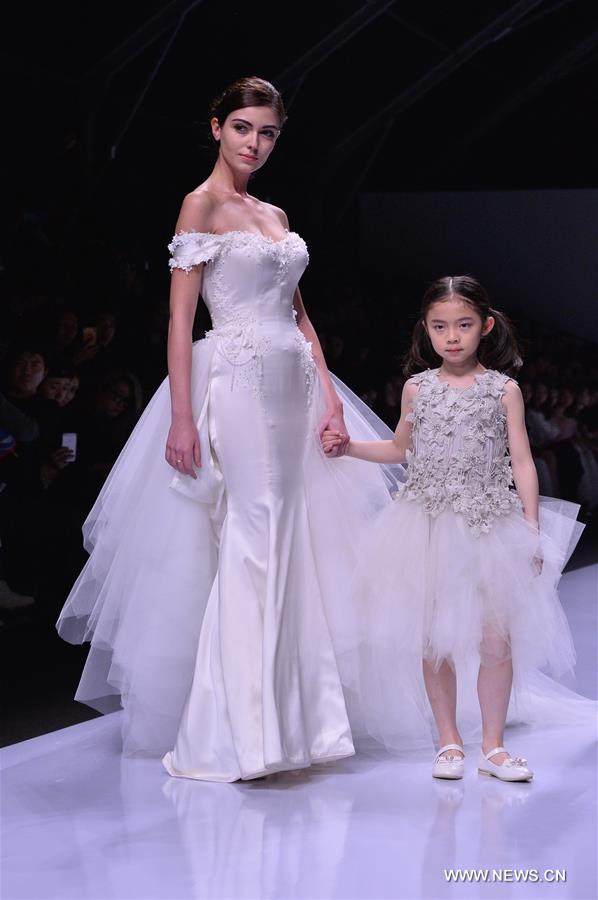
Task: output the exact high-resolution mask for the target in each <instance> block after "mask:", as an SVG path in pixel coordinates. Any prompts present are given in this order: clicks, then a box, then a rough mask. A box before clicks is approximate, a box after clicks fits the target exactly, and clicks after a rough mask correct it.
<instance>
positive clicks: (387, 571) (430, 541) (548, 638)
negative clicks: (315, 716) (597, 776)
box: [351, 492, 596, 749]
mask: <svg viewBox="0 0 598 900" xmlns="http://www.w3.org/2000/svg"><path fill="white" fill-rule="evenodd" d="M578 510H579V507H578V506H577V505H576V504H573V503H569V502H567V501H560V500H553V499H549V498H541V503H540V534H538V533H537V531H536V529H534V528H533V527H532V526H531V525H530V524H529V523H528V522H527V521H526V520H525V518H524V516H523V515H522V513H520V512H518V511H514V512H510V513H509V514H507V515H504V516H501V517H497V518H496V519H495V521H494V523H493V525H492V527H491V529H490V531H489V532H488V533H485V534H481V535H479V536H477V537H476V536H474V535H473V534H472V532H471V530H470V529H469V527H468V525H467V524H466V521H465V519H464V518H463V517H462V516H461V515H459V514H458V513H455V512H453V510H452V509H450V508H447V509H444V510H443V511H442V512H441V513H440V514H439V515H437V516H431V515H429V514H428V513H427V512H426V511H425V510H424V508H423V506H422V505H421V504H420V503H419V502H418V501H417V500H412V499H407V498H406V497H405V496H402V495H401V493H400V492H399V493H398V494H397V495H396V497H395V500H394V502H392V503H391V504H389V505H388V506H387V507H386V508H385V509H384V510H382V512H381V513H380V514H379V516H378V517H377V521H376V524H375V526H374V527H373V528H372V529H371V530H370V531H369V533H368V536H367V538H366V540H365V541H364V542H363V544H362V546H361V552H360V562H359V564H358V567H357V570H356V573H355V575H354V578H353V584H352V591H351V593H352V598H353V602H354V603H355V607H356V611H357V612H356V615H357V617H358V620H359V626H358V627H359V628H360V630H361V632H362V633H363V634H364V635H367V639H366V640H365V641H364V642H363V644H362V647H361V650H360V661H359V664H358V665H357V666H356V670H358V671H359V678H358V682H357V683H356V685H355V691H356V693H358V694H359V696H360V698H361V700H362V703H363V708H364V709H365V721H364V731H365V732H366V733H368V734H369V735H371V736H373V737H375V738H376V739H378V740H380V741H382V742H383V743H384V744H386V746H388V747H391V748H393V747H394V748H396V749H400V748H402V747H407V746H419V745H421V744H425V743H427V741H428V740H429V736H430V734H433V732H434V726H433V722H432V718H431V714H430V709H429V704H428V703H427V700H426V696H425V690H424V682H423V673H422V661H423V660H426V661H427V663H428V664H429V665H431V666H432V667H433V668H438V667H439V666H440V665H442V664H443V662H444V661H446V662H447V663H448V664H449V665H450V666H451V667H453V669H454V670H455V671H456V673H457V683H458V708H459V720H460V721H459V725H460V728H461V731H462V734H463V737H464V739H465V740H476V739H478V738H479V735H480V713H479V705H478V702H477V696H476V679H477V674H478V671H479V667H480V666H497V665H500V664H501V663H504V662H505V661H506V660H511V662H512V666H513V690H512V696H511V703H510V709H509V717H508V718H509V721H510V722H511V723H516V722H528V723H536V724H559V723H561V724H574V723H580V724H583V723H587V722H589V721H592V719H593V716H595V713H596V704H595V703H594V702H592V701H590V700H587V699H586V698H583V697H579V696H578V695H577V694H575V693H573V692H572V691H571V690H569V689H568V688H567V683H568V682H570V681H571V676H572V672H573V667H574V663H575V650H574V646H573V641H572V637H571V632H570V630H569V626H568V623H567V619H566V616H565V614H564V612H563V609H562V607H561V604H560V601H559V597H558V594H557V585H558V582H559V579H560V577H561V573H562V570H563V567H564V566H565V564H566V562H567V560H568V559H569V556H570V554H571V552H572V550H573V549H574V547H575V545H576V543H577V541H578V539H579V536H580V534H581V532H582V530H583V525H581V524H580V523H578V522H577V520H576V519H577V512H578ZM391 672H393V673H394V675H393V677H392V678H391V677H390V673H391ZM426 722H427V727H426V724H425V723H426Z"/></svg>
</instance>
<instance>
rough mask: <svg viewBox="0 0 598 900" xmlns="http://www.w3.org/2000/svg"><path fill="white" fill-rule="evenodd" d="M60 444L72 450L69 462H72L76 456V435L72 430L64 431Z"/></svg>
mask: <svg viewBox="0 0 598 900" xmlns="http://www.w3.org/2000/svg"><path fill="white" fill-rule="evenodd" d="M62 446H63V447H68V449H69V450H72V451H73V455H72V457H71V462H74V461H75V459H76V458H77V435H76V434H75V432H74V431H65V433H64V434H63V435H62Z"/></svg>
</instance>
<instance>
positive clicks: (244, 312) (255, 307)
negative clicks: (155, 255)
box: [168, 231, 315, 393]
mask: <svg viewBox="0 0 598 900" xmlns="http://www.w3.org/2000/svg"><path fill="white" fill-rule="evenodd" d="M168 249H169V250H170V253H171V258H170V262H169V265H170V268H171V271H172V270H174V269H183V270H184V271H186V272H189V271H190V270H191V269H192V267H193V266H196V265H199V264H200V263H205V267H204V271H203V280H202V297H203V299H204V301H205V303H206V306H207V307H208V311H209V313H210V317H211V319H212V325H213V328H212V331H209V332H208V333H207V335H206V338H208V339H209V340H215V341H216V342H217V345H218V349H219V352H220V353H221V354H222V355H223V356H224V357H225V358H226V359H227V360H228V361H229V362H230V364H231V366H233V367H234V369H236V370H238V371H239V378H238V379H237V380H236V382H234V383H239V382H240V383H241V384H244V385H246V386H249V387H250V388H251V390H252V391H253V392H254V393H259V392H260V372H261V361H262V359H263V357H264V354H266V353H268V352H269V350H270V349H271V348H272V346H277V347H279V348H280V347H282V346H285V344H286V343H288V342H289V341H291V342H292V345H293V346H294V349H295V350H296V351H297V352H298V353H299V355H300V359H301V362H302V365H303V367H304V370H305V377H306V384H307V386H308V388H309V389H310V391H311V387H312V386H313V381H314V378H315V365H314V361H313V357H312V354H311V345H310V344H309V343H307V341H306V340H305V338H304V337H303V333H302V332H301V331H300V330H299V328H298V327H297V325H296V322H295V318H296V316H295V310H294V307H293V296H294V293H295V288H296V287H297V284H298V282H299V279H300V277H301V275H302V274H303V272H304V270H305V267H306V266H307V263H308V261H309V256H308V252H307V247H306V245H305V241H304V240H303V239H302V238H301V237H300V236H299V235H298V234H297V233H296V232H294V231H290V232H288V233H287V234H286V236H285V237H284V238H283V239H282V240H279V241H274V240H272V239H271V238H267V237H264V236H263V235H260V234H254V233H252V232H248V231H229V232H226V233H225V234H204V233H201V232H194V231H191V232H183V233H181V234H176V235H175V236H174V237H173V239H172V241H171V243H170V244H169V245H168Z"/></svg>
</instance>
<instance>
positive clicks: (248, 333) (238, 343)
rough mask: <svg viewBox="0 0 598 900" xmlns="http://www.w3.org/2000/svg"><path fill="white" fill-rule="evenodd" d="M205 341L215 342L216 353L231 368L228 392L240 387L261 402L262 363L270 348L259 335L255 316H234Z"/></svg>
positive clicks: (241, 313) (207, 333) (262, 393)
mask: <svg viewBox="0 0 598 900" xmlns="http://www.w3.org/2000/svg"><path fill="white" fill-rule="evenodd" d="M206 338H207V339H213V338H216V339H217V340H218V352H219V353H220V354H221V355H222V356H223V357H224V359H226V361H227V362H228V363H230V365H231V366H232V369H233V373H232V377H231V383H230V389H231V391H233V390H234V389H235V384H237V383H240V384H241V385H242V386H243V387H246V388H249V390H250V391H251V393H252V394H253V396H254V397H258V398H261V399H263V395H264V391H263V359H264V356H265V354H266V353H268V351H269V350H270V346H271V344H270V340H269V339H268V338H266V337H264V335H263V334H261V333H260V330H259V327H258V324H257V321H256V318H255V316H254V315H253V314H251V313H246V312H237V313H234V314H232V315H231V316H229V317H228V319H227V321H226V322H225V323H223V324H221V325H218V326H217V327H216V328H213V329H212V330H211V331H208V332H206Z"/></svg>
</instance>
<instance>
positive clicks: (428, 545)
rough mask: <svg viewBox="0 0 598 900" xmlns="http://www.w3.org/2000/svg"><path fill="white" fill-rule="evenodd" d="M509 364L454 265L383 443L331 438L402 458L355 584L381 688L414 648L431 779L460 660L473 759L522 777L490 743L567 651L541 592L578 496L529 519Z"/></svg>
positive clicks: (442, 773) (379, 459)
mask: <svg viewBox="0 0 598 900" xmlns="http://www.w3.org/2000/svg"><path fill="white" fill-rule="evenodd" d="M438 363H440V365H439V367H437V368H429V366H430V365H436V366H438ZM520 365H521V360H520V358H519V354H518V350H517V345H516V341H515V338H514V335H513V332H512V329H511V326H510V324H509V322H508V321H507V319H506V318H505V317H504V316H503V315H502V314H501V313H499V312H497V311H496V310H494V309H491V308H490V305H489V301H488V297H487V295H486V292H485V291H484V289H483V288H482V286H481V285H480V284H478V282H477V281H475V280H474V279H473V278H471V277H469V276H459V277H454V278H441V279H439V280H438V281H436V282H435V283H434V284H433V285H432V286H431V287H430V288H429V290H428V291H427V293H426V295H425V297H424V300H423V305H422V309H421V317H420V320H419V321H418V323H417V325H416V327H415V330H414V334H413V342H412V347H411V351H410V354H409V357H408V362H407V366H406V371H407V374H408V375H410V376H411V377H410V378H409V380H408V381H407V383H406V384H405V387H404V390H403V397H402V407H401V418H400V421H399V423H398V425H397V428H396V432H395V435H394V438H393V439H392V440H381V441H354V440H351V441H350V443H349V445H348V447H347V449H346V453H347V454H348V455H349V456H352V457H356V458H358V459H362V460H368V461H370V462H375V463H380V464H390V463H401V462H405V461H406V462H407V463H408V475H407V481H406V483H405V485H404V486H403V487H402V490H400V491H399V493H398V494H397V495H396V496H395V500H396V502H395V503H392V504H390V506H389V507H387V508H386V509H385V510H383V512H382V513H381V515H380V516H379V518H378V522H377V525H376V526H375V528H374V530H373V533H372V535H371V540H370V542H369V544H368V546H367V547H366V548H364V550H363V553H362V560H363V562H362V563H361V570H360V572H359V573H358V577H357V586H356V592H357V594H358V596H359V595H361V597H362V600H363V605H364V608H365V607H366V605H367V611H366V613H365V616H364V618H365V619H367V618H368V617H369V618H370V626H369V627H370V635H371V630H372V626H371V621H372V620H374V621H377V622H378V634H377V635H374V644H373V646H376V640H377V641H378V645H377V646H378V649H379V652H377V653H373V654H370V661H369V664H370V666H374V668H375V667H376V666H378V672H382V671H385V670H386V671H388V670H389V667H390V666H391V665H392V664H393V660H394V665H395V671H396V672H397V673H399V674H398V675H397V681H396V688H395V690H396V691H401V690H402V691H405V690H410V691H413V689H414V687H415V690H416V689H417V688H416V685H415V679H414V681H413V684H412V685H411V687H409V682H408V681H407V679H406V677H402V675H401V673H405V674H406V673H407V671H408V666H409V662H408V661H409V659H411V660H413V657H414V654H416V655H417V658H418V659H420V658H423V679H424V683H425V690H426V693H427V697H428V700H429V704H430V707H431V709H432V712H433V715H434V720H435V723H436V727H437V731H438V738H439V743H440V749H439V751H438V753H437V755H436V757H435V760H434V764H433V770H432V774H433V776H434V777H436V778H461V777H462V776H463V773H464V766H465V753H464V750H463V743H464V742H463V740H462V736H461V733H460V731H459V726H458V725H457V681H458V680H459V681H460V682H461V678H463V680H465V679H466V675H467V670H468V669H471V667H472V665H474V666H475V668H476V669H477V694H478V699H479V706H480V709H481V718H482V735H481V738H482V746H481V752H480V756H479V761H478V770H479V772H480V773H482V774H485V775H494V776H496V777H497V778H500V779H502V780H503V781H529V780H531V779H532V777H533V773H532V770H531V769H530V767H529V766H528V765H527V762H526V761H525V760H523V759H521V758H520V757H513V756H511V754H510V753H509V752H508V751H507V750H506V749H505V748H504V747H503V729H504V726H505V721H506V717H507V710H508V707H509V701H510V698H511V695H512V691H513V692H514V696H513V700H514V702H516V701H517V699H518V698H519V699H520V700H521V701H522V705H523V706H525V699H529V697H530V695H531V694H532V693H533V691H534V690H537V685H538V680H537V679H538V677H539V678H540V679H541V678H543V677H544V676H542V675H539V673H538V670H539V669H545V668H547V667H548V668H549V669H551V671H552V672H553V673H554V674H556V675H561V674H563V673H564V672H566V671H568V670H570V669H571V667H572V665H573V661H574V651H573V645H572V642H571V637H570V633H569V629H568V626H567V622H566V619H565V616H564V614H563V612H562V610H561V607H560V604H559V601H558V597H557V595H556V591H555V587H556V583H557V581H558V577H559V575H560V571H561V569H562V567H563V565H564V564H565V562H566V559H567V558H568V556H569V554H570V552H571V549H572V546H574V543H575V538H574V533H575V530H576V528H577V533H576V537H577V536H578V533H579V530H580V529H579V526H576V524H575V518H576V515H577V510H578V507H575V506H574V505H573V504H559V507H560V512H558V513H557V512H555V511H554V510H551V509H550V505H551V503H552V504H553V505H554V504H555V501H547V503H546V507H545V508H543V510H542V516H541V517H539V502H538V481H537V477H536V470H535V467H534V463H533V460H532V456H531V453H530V449H529V443H528V439H527V434H526V430H525V421H524V406H523V400H522V397H521V392H520V390H519V387H518V386H517V384H516V382H515V381H513V380H512V378H511V377H510V375H509V373H510V372H513V371H515V370H516V369H517V368H518V367H519V366H520ZM422 370H423V371H422ZM414 373H417V374H414ZM322 443H323V448H324V451H325V452H326V453H330V452H331V450H333V449H335V448H337V447H339V446H341V443H342V435H340V434H337V433H336V432H335V431H334V430H332V429H327V430H326V431H325V432H324V433H323V436H322ZM507 447H508V452H509V454H510V455H507ZM513 482H514V485H515V490H514V489H513V487H512V485H513ZM563 511H564V512H565V515H564V516H563V515H562V514H561V513H562V512H563ZM540 526H541V527H540ZM375 628H376V626H374V627H373V630H374V631H375ZM385 659H386V660H387V661H388V662H387V663H385V662H384V660H385ZM413 665H415V661H414V660H413ZM401 667H402V668H401ZM417 668H418V669H419V662H418V663H417ZM370 677H373V676H370ZM379 680H380V682H381V683H380V689H383V685H382V682H383V680H384V679H382V678H380V679H379ZM546 681H548V679H546ZM362 687H363V686H362ZM460 687H461V685H460ZM372 696H374V693H373V692H372ZM376 703H377V704H378V706H379V703H380V701H379V698H378V700H377V701H376ZM393 703H394V699H389V707H390V706H391V705H393ZM518 717H519V718H524V719H525V718H526V717H525V715H524V714H523V715H522V714H521V713H519V716H518ZM527 718H528V719H529V717H527ZM369 730H370V733H373V732H374V730H375V729H372V728H370V729H369Z"/></svg>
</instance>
